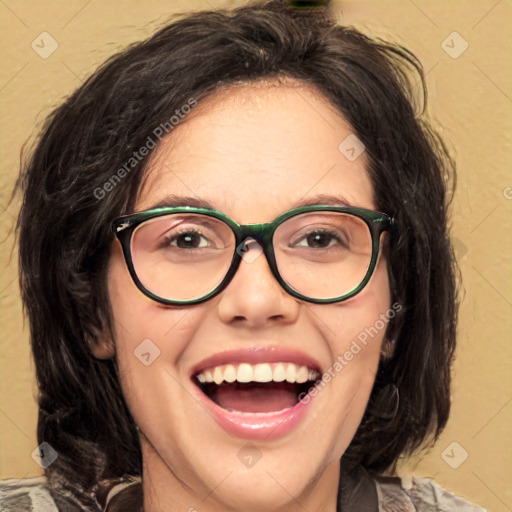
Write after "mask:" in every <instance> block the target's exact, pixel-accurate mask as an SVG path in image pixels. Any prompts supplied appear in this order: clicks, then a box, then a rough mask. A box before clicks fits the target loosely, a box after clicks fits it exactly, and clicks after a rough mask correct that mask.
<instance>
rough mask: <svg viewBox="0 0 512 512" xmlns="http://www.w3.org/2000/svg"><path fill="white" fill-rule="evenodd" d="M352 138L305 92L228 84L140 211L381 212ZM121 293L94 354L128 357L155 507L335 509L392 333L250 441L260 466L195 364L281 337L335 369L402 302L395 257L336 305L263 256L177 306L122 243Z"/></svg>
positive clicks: (154, 167)
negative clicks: (223, 423)
mask: <svg viewBox="0 0 512 512" xmlns="http://www.w3.org/2000/svg"><path fill="white" fill-rule="evenodd" d="M352 132H353V130H351V128H350V126H349V125H348V123H347V122H346V121H345V120H344V119H343V117H342V116H341V115H340V114H339V113H338V112H337V111H336V110H335V109H334V108H333V107H332V106H331V105H330V104H329V103H328V102H327V100H325V99H324V98H323V96H321V95H320V94H319V93H318V92H317V91H315V90H313V89H311V88H309V87H307V86H303V85H302V86H300V85H297V84H280V85H279V84H275V85H272V84H268V83H267V84H265V83H260V84H256V85H254V84H253V85H250V86H248V85H245V86H239V87H232V88H229V89H227V90H224V91H222V92H218V93H216V94H215V95H214V96H210V97H209V98H208V99H206V100H203V101H202V102H201V103H200V104H199V105H198V106H197V107H195V109H194V110H193V111H192V112H191V113H190V114H189V115H188V116H187V117H186V118H185V120H184V121H182V122H181V123H180V124H179V125H178V126H177V127H176V128H175V129H174V130H173V132H172V133H171V136H169V137H168V138H167V139H164V140H163V141H162V143H161V144H160V145H159V147H158V148H157V150H155V154H154V155H153V158H152V162H151V164H150V167H149V172H148V173H147V176H146V178H145V182H144V186H143V187H142V188H141V190H140V193H139V198H138V201H137V205H136V211H143V210H147V209H149V208H151V207H152V206H153V205H154V204H156V203H158V202H159V201H160V200H162V199H163V198H165V197H166V196H168V195H170V194H175V195H183V196H192V197H199V198H201V199H206V200H208V201H210V202H211V203H212V204H213V206H214V208H216V209H217V210H220V211H222V212H224V213H226V214H227V215H229V216H230V217H231V218H233V219H234V220H236V221H237V222H238V223H254V222H268V221H271V220H273V219H274V218H275V217H277V216H278V215H279V214H281V213H282V212H284V211H287V210H289V209H291V207H292V204H293V203H295V202H297V201H299V200H300V199H310V198H312V197H314V196H315V195H317V194H331V195H332V194H333V193H335V194H336V195H338V196H340V197H342V198H344V200H345V201H347V202H348V203H350V204H352V205H354V206H359V207H364V208H368V209H376V205H375V204H374V199H373V187H372V184H371V181H370V179H369V176H368V173H367V171H366V169H365V156H364V153H363V154H362V155H361V156H360V157H359V158H357V159H356V160H355V161H353V162H351V161H349V160H348V159H347V158H346V157H345V156H344V155H343V154H342V153H341V152H340V151H339V150H338V146H339V144H340V143H341V142H342V141H343V140H344V139H345V138H346V137H347V136H348V135H350V134H351V133H352ZM226 191H229V193H226ZM108 288H109V295H110V301H111V305H112V311H113V318H114V329H115V333H114V340H110V339H108V338H107V337H106V338H105V340H104V341H103V342H102V343H100V344H99V345H98V346H97V347H96V348H95V355H96V356H97V357H112V356H113V355H114V352H115V355H116V357H117V359H118V363H119V368H120V377H121V384H122V387H123V391H124V393H125V396H126V398H127V402H128V405H129V407H130V410H131V412H132V414H133V417H134V419H135V421H136V423H137V425H138V427H139V428H140V431H141V444H142V452H143V462H144V469H143V487H144V510H145V511H151V512H157V511H158V512H159V511H164V510H165V511H169V510H173V511H174V510H176V511H187V510H189V511H193V510H196V509H197V510H198V511H201V512H210V511H212V512H213V511H233V512H234V511H240V510H243V511H244V512H261V511H262V510H264V511H269V512H270V511H273V512H277V511H279V512H291V511H299V510H301V511H302V510H317V511H326V512H334V511H335V510H336V495H337V489H338V478H339V459H340V457H341V455H342V454H343V453H344V451H345V450H346V448H347V446H348V445H349V443H350V441H351V440H352V438H353V436H354V434H355V432H356V430H357V427H358V425H359V423H360V421H361V418H362V415H363V412H364V409H365V407H366V404H367V402H368V398H369V395H370V391H371V388H372V385H373V382H374V377H375V372H376V370H377V367H378V363H379V357H380V355H381V347H382V343H383V338H384V334H385V332H384V331H385V330H384V329H383V330H382V331H380V332H379V334H378V335H377V336H375V337H374V338H373V339H371V341H370V342H369V343H368V344H367V346H366V347H364V348H363V349H362V350H361V351H360V352H359V353H358V354H357V355H356V356H354V358H353V359H352V360H351V361H350V362H349V363H348V364H347V365H346V366H345V367H344V369H343V371H341V372H339V373H338V374H336V376H335V378H333V379H332V380H331V381H330V382H329V383H328V384H327V385H325V386H323V388H322V389H321V391H320V392H319V393H318V395H317V396H316V397H315V398H314V399H313V401H312V403H311V408H310V410H309V413H308V416H307V417H306V419H305V421H303V422H301V423H300V424H299V425H298V426H297V427H296V428H295V429H294V430H292V431H291V432H290V433H289V434H287V435H286V436H285V437H282V438H279V439H277V440H273V441H252V443H253V444H254V445H256V446H257V448H258V450H259V451H260V453H261V458H260V460H259V461H258V462H257V463H256V464H255V465H254V466H253V467H251V468H248V467H246V466H245V465H243V464H242V463H241V462H240V460H239V459H238V457H237V454H238V452H239V450H240V449H241V448H243V447H244V446H245V445H246V444H247V440H246V439H241V438H236V437H233V436H231V435H230V434H228V433H227V432H225V431H224V430H223V429H222V428H221V427H220V426H219V425H218V424H217V423H216V422H215V421H214V420H213V419H212V418H211V417H210V416H209V415H208V414H207V413H206V412H205V410H204V409H203V408H202V407H201V406H200V405H199V404H198V402H197V401H196V400H195V398H194V397H192V396H191V391H192V387H193V383H192V382H191V380H190V377H189V375H190V369H191V368H192V366H193V365H195V364H197V363H198V362H200V361H202V360H203V359H205V358H206V357H209V356H211V355H213V354H216V353H218V352H221V351H225V350H231V349H238V348H242V347H260V346H266V345H279V346H283V347H287V348H293V349H297V350H300V351H303V352H305V353H307V354H309V355H311V356H312V357H314V358H315V359H316V360H317V361H319V362H320V364H321V366H322V368H323V369H324V370H326V369H327V368H329V367H331V366H332V365H333V363H334V362H335V361H336V359H337V357H338V356H340V355H343V354H344V353H345V352H346V351H347V350H348V349H349V347H350V345H351V343H352V341H353V340H355V339H356V338H357V335H358V334H359V333H360V332H361V331H363V330H364V329H365V328H366V327H369V326H372V325H374V324H375V322H376V321H377V320H378V319H379V318H380V315H381V314H383V313H385V312H386V310H388V309H389V308H390V302H391V301H390V290H389V281H388V273H387V269H386V261H385V259H384V257H383V256H381V257H380V259H379V262H378V265H377V268H376V270H375V273H374V276H373V277H372V280H371V281H370V283H369V284H368V285H367V286H366V288H365V289H364V290H363V291H362V292H361V293H360V294H358V295H357V296H355V297H353V298H352V299H350V300H348V301H346V302H342V303H338V304H329V305H316V304H309V303H305V302H303V301H300V300H297V299H295V298H293V297H292V296H290V295H288V294H287V293H286V292H285V291H284V290H283V289H282V288H281V287H280V286H279V284H278V283H277V281H276V280H275V279H274V277H273V276H272V274H271V272H270V269H269V268H268V265H267V262H266V260H265V258H264V257H259V258H257V259H256V260H255V261H253V262H252V263H246V262H244V261H242V263H241V266H240V268H239V270H238V272H237V274H236V275H235V277H234V279H233V281H232V282H231V283H230V284H229V286H228V287H227V288H226V289H225V290H224V291H223V292H222V293H220V294H219V295H217V296H216V297H214V298H213V299H211V300H209V301H207V302H205V303H203V304H198V305H194V306H187V307H183V306H181V307H166V306H162V305H159V304H158V303H156V302H153V301H151V300H150V299H148V298H147V297H145V296H144V295H143V294H142V293H141V292H140V291H139V290H138V289H137V288H136V287H135V285H134V283H133V282H132V279H131V277H130V275H129V273H128V270H127V268H126V264H125V261H124V258H123V255H122V252H121V248H120V245H119V243H118V241H117V240H116V241H115V242H114V243H113V246H112V251H111V259H110V266H109V272H108ZM146 338H149V339H151V341H152V342H153V343H154V344H155V345H156V346H157V347H158V348H159V350H160V351H161V353H160V357H158V358H157V359H156V360H155V361H154V362H153V363H152V364H151V365H149V366H144V365H143V364H141V362H140V361H139V360H138V359H137V358H136V357H135V356H134V350H135V349H136V347H137V346H138V345H139V344H140V343H141V341H142V340H144V339H146ZM194 507H195V508H194Z"/></svg>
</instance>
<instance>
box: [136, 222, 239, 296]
mask: <svg viewBox="0 0 512 512" xmlns="http://www.w3.org/2000/svg"><path fill="white" fill-rule="evenodd" d="M234 251H235V235H234V234H233V232H232V230H231V229H230V228H229V226H228V225H226V224H224V223H223V222H222V221H220V220H218V219H216V218H214V217H210V216H208V215H201V214H189V213H185V214H184V213H177V214H170V215H165V216H162V217H157V218H154V219H151V220H149V221H147V222H144V223H142V224H140V226H138V227H137V228H136V229H135V231H134V232H133V235H132V240H131V253H132V261H133V267H134V269H135V273H136V274H137V277H138V278H139V280H140V281H141V283H142V284H143V285H144V286H145V287H146V288H147V289H148V290H149V291H151V292H153V293H154V294H156V295H158V296H160V297H162V298H164V299H169V300H194V299H199V298H201V297H204V296H205V295H207V294H208V293H209V292H211V291H212V290H213V289H214V288H215V287H216V286H217V285H218V284H219V283H220V282H221V281H222V280H223V279H224V276H225V275H226V273H227V272H228V270H229V267H230V264H231V260H232V258H233V254H234Z"/></svg>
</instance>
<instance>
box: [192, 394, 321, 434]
mask: <svg viewBox="0 0 512 512" xmlns="http://www.w3.org/2000/svg"><path fill="white" fill-rule="evenodd" d="M194 394H195V396H196V398H197V400H198V401H199V403H200V404H201V405H203V406H204V407H205V409H206V410H207V411H208V412H209V413H210V415H211V416H212V417H213V419H214V420H215V421H216V422H217V423H218V424H219V425H220V426H221V427H222V428H223V429H224V430H225V431H226V432H228V433H229V434H231V435H232V436H235V437H240V438H244V439H258V440H268V441H271V440H273V439H278V438H280V437H284V436H285V435H287V434H288V433H289V432H291V431H292V430H293V429H294V428H295V427H296V426H297V425H298V424H299V423H301V422H302V421H303V420H304V419H305V417H306V415H307V411H308V409H309V407H311V404H312V402H313V400H309V401H308V403H304V402H301V401H300V400H299V401H298V402H297V404H295V405H294V406H293V407H290V408H289V409H285V410H282V411H276V412H271V413H248V412H243V413H242V412H233V411H228V410H226V409H223V408H222V407H220V406H218V405H217V404H216V403H215V402H213V401H212V400H210V399H209V398H208V397H207V396H206V395H205V394H204V393H203V392H202V391H201V390H200V389H199V387H198V386H194Z"/></svg>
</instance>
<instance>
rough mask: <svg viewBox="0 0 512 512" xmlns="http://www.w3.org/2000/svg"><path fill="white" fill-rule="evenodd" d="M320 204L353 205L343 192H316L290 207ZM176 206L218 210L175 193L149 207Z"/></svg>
mask: <svg viewBox="0 0 512 512" xmlns="http://www.w3.org/2000/svg"><path fill="white" fill-rule="evenodd" d="M318 204H324V205H328V206H352V204H351V203H350V202H349V201H348V200H347V199H346V198H345V197H343V196H342V195H341V194H339V195H333V194H316V195H314V196H310V197H308V198H305V199H304V198H301V199H299V200H298V201H296V202H294V203H292V204H291V205H290V207H289V208H288V209H289V210H293V209H295V208H300V207H302V206H314V205H318ZM175 206H193V207H195V208H206V209H208V210H218V208H216V207H215V206H214V205H213V204H212V203H211V202H210V201H207V200H206V199H201V198H199V197H192V196H178V195H175V194H171V195H169V196H166V197H164V198H163V199H161V200H160V201H158V202H157V203H155V204H153V205H152V206H151V207H150V208H148V209H150V210H153V209H155V208H171V207H175Z"/></svg>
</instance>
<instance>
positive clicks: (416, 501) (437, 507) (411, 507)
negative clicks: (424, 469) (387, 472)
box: [375, 477, 487, 512]
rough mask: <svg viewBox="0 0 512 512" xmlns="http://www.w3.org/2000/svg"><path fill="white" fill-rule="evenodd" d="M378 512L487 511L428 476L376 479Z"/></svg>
mask: <svg viewBox="0 0 512 512" xmlns="http://www.w3.org/2000/svg"><path fill="white" fill-rule="evenodd" d="M375 484H376V487H377V495H378V498H379V512H454V511H457V512H487V511H486V509H484V508H482V507H479V506H478V505H475V504H474V503H471V502H470V501H468V500H466V499H464V498H461V497H460V496H457V495H455V494H453V493H451V492H449V491H447V490H446V489H443V488H442V487H441V486H440V485H439V484H437V483H436V482H434V480H431V479H430V478H413V477H411V478H404V479H399V478H385V477H379V478H376V479H375Z"/></svg>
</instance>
